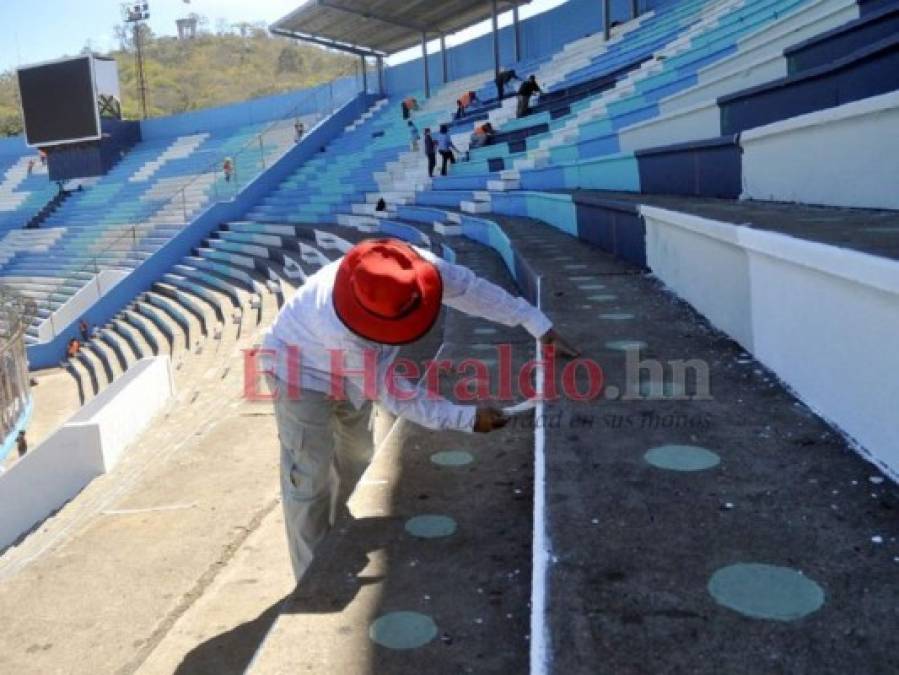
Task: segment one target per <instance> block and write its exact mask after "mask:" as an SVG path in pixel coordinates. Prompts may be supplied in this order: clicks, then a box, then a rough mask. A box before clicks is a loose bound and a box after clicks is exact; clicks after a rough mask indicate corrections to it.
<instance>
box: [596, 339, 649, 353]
mask: <svg viewBox="0 0 899 675" xmlns="http://www.w3.org/2000/svg"><path fill="white" fill-rule="evenodd" d="M606 348H607V349H614V350H616V351H619V352H626V351H628V350H630V349H646V343H645V342H641V341H640V340H612V341H611V342H606Z"/></svg>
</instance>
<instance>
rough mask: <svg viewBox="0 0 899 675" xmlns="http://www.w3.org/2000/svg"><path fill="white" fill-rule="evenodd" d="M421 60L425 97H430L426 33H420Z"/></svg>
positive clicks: (429, 71)
mask: <svg viewBox="0 0 899 675" xmlns="http://www.w3.org/2000/svg"><path fill="white" fill-rule="evenodd" d="M421 60H422V62H423V63H424V68H425V98H431V70H430V67H429V66H428V34H427V33H422V34H421Z"/></svg>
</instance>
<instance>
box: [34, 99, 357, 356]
mask: <svg viewBox="0 0 899 675" xmlns="http://www.w3.org/2000/svg"><path fill="white" fill-rule="evenodd" d="M373 102H374V97H371V96H369V97H363V96H362V95H359V96H357V97H356V98H354V99H353V100H352V101H350V102H349V103H347V104H346V105H345V106H344V107H343V108H341V109H340V110H339V111H338V112H337V113H336V114H334V115H333V116H332V117H331V118H329V119H328V120H326V121H325V122H324V123H323V124H321V125H320V126H318V127H317V128H316V129H314V130H313V131H311V132H310V133H309V134H308V135H307V136H306V137H305V138H304V139H303V141H302V142H301V143H298V144H297V145H296V146H294V147H293V148H291V149H290V151H288V152H287V154H285V155H284V156H283V157H281V158H280V159H279V160H278V161H277V162H275V164H273V165H272V166H271V167H269V169H268V170H267V171H264V172H262V173H261V174H260V175H259V176H258V177H257V178H256V179H255V180H254V181H253V182H252V183H250V184H249V185H247V186H246V187H245V188H244V189H243V190H242V191H241V192H240V193H239V194H238V195H237V197H236V198H235V199H234V200H233V201H230V202H220V203H217V204H213V205H212V206H210V207H209V208H208V209H206V210H205V211H204V212H203V213H202V214H200V216H199V217H197V218H196V219H195V220H194V221H193V222H192V223H191V224H190V225H188V226H187V227H185V228H184V229H183V230H182V231H181V232H180V233H179V234H178V235H177V236H175V237H174V238H172V239H171V240H170V241H169V242H168V243H167V244H166V245H165V246H163V247H162V248H161V249H159V250H158V251H156V252H155V253H154V254H153V255H152V256H150V257H149V258H148V259H147V260H146V261H144V263H143V264H142V265H141V266H140V267H138V268H137V269H136V270H134V271H133V272H131V274H129V275H128V276H127V277H125V279H123V280H122V281H121V282H119V284H118V285H116V286H115V287H114V288H113V289H112V290H111V291H110V292H109V293H108V294H107V295H105V296H103V298H101V299H100V300H99V301H98V302H97V303H96V304H95V305H94V306H93V307H91V309H90V310H89V311H88V312H86V313H85V315H84V318H85V319H86V320H87V322H88V323H89V324H91V325H93V326H102V325H103V324H105V323H107V322H108V321H109V320H110V319H111V318H112V317H113V316H115V315H116V314H117V313H118V312H120V311H121V310H122V309H123V308H124V307H126V306H127V305H128V304H129V303H131V302H132V301H133V300H134V298H135V297H137V296H138V295H140V294H141V293H143V292H145V291H147V290H149V289H150V287H151V286H152V285H153V284H154V283H155V282H156V281H158V280H159V279H160V278H161V277H162V275H163V274H165V273H166V272H168V271H169V269H171V267H172V266H173V265H175V264H176V263H178V262H179V261H180V260H181V259H182V258H183V257H184V256H185V255H188V254H189V253H190V252H191V251H192V250H193V249H194V248H195V247H196V246H198V245H199V244H200V243H201V242H202V241H203V239H205V238H206V237H207V236H209V233H210V232H212V231H214V230H215V229H216V228H217V227H219V226H220V225H221V224H223V223H226V222H228V221H231V220H237V219H239V218H241V217H242V216H243V215H244V214H245V213H246V212H247V211H248V210H249V209H250V208H252V207H253V205H255V204H256V203H257V202H258V201H259V200H260V199H262V198H263V197H264V196H265V195H267V194H269V193H270V192H271V191H272V190H274V189H275V187H276V186H277V185H278V184H279V183H280V182H281V181H283V180H284V179H285V178H287V177H288V176H289V175H290V174H291V173H293V171H295V170H296V169H297V168H298V167H299V166H300V165H301V164H302V163H303V162H305V161H306V160H307V159H309V158H310V157H312V156H313V155H315V154H316V153H318V152H319V151H320V150H321V148H323V147H324V146H325V145H327V144H328V143H329V142H331V141H332V140H333V139H334V138H336V137H337V136H339V135H340V134H342V133H343V130H344V127H346V125H348V124H350V123H351V122H353V120H355V119H356V118H358V117H359V116H360V115H361V114H362V113H363V112H365V110H367V109H368V107H369V106H370V105H371V104H372V103H373ZM77 323H78V322H77V320H76V321H73V322H72V323H71V324H69V325H68V326H67V327H66V328H65V329H63V330H61V331H60V334H59V336H57V337H56V339H54V340H53V341H52V342H47V343H44V344H39V345H31V346H30V347H28V363H29V366H30V367H31V369H33V370H36V369H40V368H49V367H52V366H56V365H58V364H59V361H60V359H61V358H62V355H63V353H64V349H65V345H66V343H67V342H68V341H69V340H70V339H71V338H73V337H77V335H78V326H77Z"/></svg>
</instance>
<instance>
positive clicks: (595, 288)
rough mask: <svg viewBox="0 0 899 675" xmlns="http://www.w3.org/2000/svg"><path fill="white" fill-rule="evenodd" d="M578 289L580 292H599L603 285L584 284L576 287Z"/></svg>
mask: <svg viewBox="0 0 899 675" xmlns="http://www.w3.org/2000/svg"><path fill="white" fill-rule="evenodd" d="M578 288H579V289H580V290H582V291H601V290H602V289H604V288H605V286H604V285H603V284H585V285H583V286H578Z"/></svg>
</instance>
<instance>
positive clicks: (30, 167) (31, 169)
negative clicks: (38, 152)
mask: <svg viewBox="0 0 899 675" xmlns="http://www.w3.org/2000/svg"><path fill="white" fill-rule="evenodd" d="M32 173H34V158H31V159H29V160H28V175H29V176H30V175H31V174H32Z"/></svg>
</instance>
